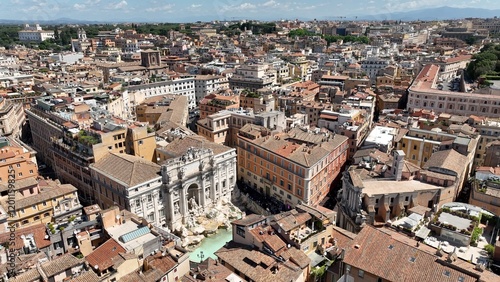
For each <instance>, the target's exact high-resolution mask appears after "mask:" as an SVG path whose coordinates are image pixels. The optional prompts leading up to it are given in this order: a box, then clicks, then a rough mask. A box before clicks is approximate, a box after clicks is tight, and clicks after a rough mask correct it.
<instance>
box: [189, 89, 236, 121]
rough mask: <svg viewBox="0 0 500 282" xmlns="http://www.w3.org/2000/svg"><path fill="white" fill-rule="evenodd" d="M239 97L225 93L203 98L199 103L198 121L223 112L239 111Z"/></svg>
mask: <svg viewBox="0 0 500 282" xmlns="http://www.w3.org/2000/svg"><path fill="white" fill-rule="evenodd" d="M239 108H240V96H239V95H234V94H233V93H229V92H227V95H226V94H222V95H221V94H216V93H213V94H210V95H207V96H205V97H204V98H203V99H201V100H200V102H199V109H200V119H204V118H206V117H208V116H209V115H212V114H215V113H218V112H220V111H223V110H231V109H239Z"/></svg>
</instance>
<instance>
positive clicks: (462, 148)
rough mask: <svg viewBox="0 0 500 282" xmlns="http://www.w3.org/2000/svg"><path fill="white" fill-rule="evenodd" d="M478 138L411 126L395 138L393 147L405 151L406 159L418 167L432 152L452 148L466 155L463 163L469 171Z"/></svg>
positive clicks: (423, 163) (421, 165)
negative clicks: (403, 133) (402, 134)
mask: <svg viewBox="0 0 500 282" xmlns="http://www.w3.org/2000/svg"><path fill="white" fill-rule="evenodd" d="M398 137H400V136H398ZM478 140H479V136H477V135H470V136H466V135H464V134H460V135H458V134H457V135H455V134H450V133H445V132H442V131H440V130H438V129H433V130H424V129H419V128H413V127H412V128H410V129H409V131H408V132H407V133H406V134H405V135H404V136H402V137H401V139H399V140H395V143H396V145H395V147H396V149H397V150H402V151H403V152H405V155H406V158H407V160H408V161H409V162H411V163H413V164H415V165H416V166H418V167H423V166H424V165H425V163H426V162H427V160H429V159H430V158H431V156H432V154H434V153H436V152H438V151H442V150H449V149H454V150H455V151H457V152H460V153H461V154H462V155H464V156H465V157H467V162H466V163H464V164H463V165H465V166H466V167H468V171H469V172H470V171H471V170H472V165H473V161H474V156H475V154H476V146H477V144H478Z"/></svg>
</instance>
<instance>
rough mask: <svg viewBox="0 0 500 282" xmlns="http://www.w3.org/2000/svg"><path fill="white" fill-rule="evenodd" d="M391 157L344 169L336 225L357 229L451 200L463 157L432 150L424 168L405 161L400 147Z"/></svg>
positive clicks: (462, 173)
mask: <svg viewBox="0 0 500 282" xmlns="http://www.w3.org/2000/svg"><path fill="white" fill-rule="evenodd" d="M391 157H392V158H391V159H389V160H384V161H382V160H381V161H377V160H372V161H371V162H367V163H361V164H358V166H352V167H350V168H349V169H348V170H347V171H345V172H344V173H343V178H342V190H341V192H340V193H339V198H340V201H339V213H338V217H337V219H338V226H340V227H341V228H344V229H346V230H348V231H350V232H354V233H358V232H359V231H360V230H361V228H363V226H364V225H365V224H370V225H376V226H380V225H384V224H385V223H386V222H387V221H388V220H393V219H394V218H396V217H398V216H399V215H400V214H401V213H403V212H404V213H407V212H408V210H409V209H411V208H414V207H418V206H421V207H424V208H429V209H432V210H434V211H436V210H437V209H436V207H439V206H441V205H442V204H444V203H449V202H453V201H454V200H455V199H456V197H457V195H458V193H459V192H460V190H461V188H462V185H463V180H464V177H465V172H466V168H465V167H464V166H463V165H462V164H463V163H465V162H466V157H465V156H462V155H461V154H459V153H458V152H456V151H454V150H447V151H440V152H438V153H435V154H434V155H433V156H432V158H431V159H430V160H429V161H428V163H427V164H426V166H425V167H424V168H423V169H420V168H419V167H416V166H414V165H412V164H411V163H409V162H407V161H405V160H404V158H405V153H404V152H403V151H399V150H395V151H393V154H392V156H391ZM377 159H379V158H377Z"/></svg>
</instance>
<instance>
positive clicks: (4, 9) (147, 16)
mask: <svg viewBox="0 0 500 282" xmlns="http://www.w3.org/2000/svg"><path fill="white" fill-rule="evenodd" d="M441 6H450V7H457V8H484V9H500V1H498V0H471V1H465V0H458V1H457V0H420V1H415V0H359V1H340V0H333V1H324V0H322V1H319V0H310V1H284V0H257V1H248V0H216V1H201V0H187V1H181V0H170V1H161V0H110V1H108V0H106V1H105V0H3V1H1V2H0V19H5V20H18V21H24V22H37V21H51V20H56V19H60V18H69V19H74V20H80V21H82V20H86V21H106V22H107V21H131V22H133V21H136V22H137V21H148V22H195V21H198V20H201V21H210V20H240V19H257V20H280V19H295V18H299V19H314V18H316V19H318V20H325V19H329V20H334V19H338V18H339V17H343V16H351V17H354V16H358V15H359V16H365V15H377V14H384V15H388V16H386V17H385V18H386V19H390V14H391V13H396V12H404V11H411V10H418V9H424V8H435V7H441Z"/></svg>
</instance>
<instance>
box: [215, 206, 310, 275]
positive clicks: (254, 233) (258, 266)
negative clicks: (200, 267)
mask: <svg viewBox="0 0 500 282" xmlns="http://www.w3.org/2000/svg"><path fill="white" fill-rule="evenodd" d="M232 224H233V241H231V242H229V243H228V244H226V245H225V246H224V247H222V248H220V249H219V250H217V251H216V252H215V255H216V256H217V258H218V260H219V261H220V262H221V264H222V265H224V266H225V267H227V268H228V269H229V270H231V271H233V272H235V273H236V274H238V275H239V276H241V277H242V278H244V279H245V280H246V281H262V282H264V281H269V279H270V278H271V279H273V280H275V281H296V282H305V281H308V279H309V273H310V270H311V267H310V263H311V259H310V258H309V257H308V256H307V255H306V254H304V253H303V252H302V251H301V250H299V249H297V248H295V247H294V246H290V245H287V244H286V242H285V241H283V240H282V239H281V238H280V235H279V234H278V233H276V232H275V230H274V229H273V227H272V226H271V225H270V224H269V223H268V219H267V218H266V217H264V216H261V215H255V214H252V215H249V216H247V217H245V218H243V219H241V220H237V221H234V222H232ZM234 230H236V231H234Z"/></svg>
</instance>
